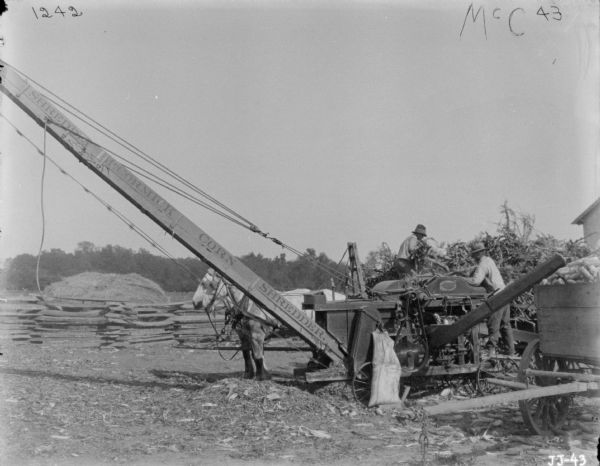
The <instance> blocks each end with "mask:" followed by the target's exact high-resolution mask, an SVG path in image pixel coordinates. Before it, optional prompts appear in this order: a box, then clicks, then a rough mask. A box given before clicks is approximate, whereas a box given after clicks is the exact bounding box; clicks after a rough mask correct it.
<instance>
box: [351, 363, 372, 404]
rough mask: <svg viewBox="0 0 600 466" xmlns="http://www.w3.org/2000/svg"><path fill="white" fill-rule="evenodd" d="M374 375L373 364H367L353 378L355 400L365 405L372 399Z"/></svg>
mask: <svg viewBox="0 0 600 466" xmlns="http://www.w3.org/2000/svg"><path fill="white" fill-rule="evenodd" d="M372 375H373V364H372V363H370V362H365V363H364V364H363V365H362V366H360V367H359V368H358V370H357V371H356V372H355V373H354V377H352V394H353V395H354V399H355V400H356V401H358V402H359V403H362V404H364V405H366V404H368V403H369V399H370V398H371V377H372Z"/></svg>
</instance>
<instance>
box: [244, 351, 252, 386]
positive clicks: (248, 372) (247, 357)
mask: <svg viewBox="0 0 600 466" xmlns="http://www.w3.org/2000/svg"><path fill="white" fill-rule="evenodd" d="M242 354H243V355H244V366H245V370H244V378H245V379H253V378H254V364H253V363H252V354H251V352H250V351H249V350H244V351H242Z"/></svg>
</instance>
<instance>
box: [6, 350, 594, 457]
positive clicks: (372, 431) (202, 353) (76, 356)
mask: <svg viewBox="0 0 600 466" xmlns="http://www.w3.org/2000/svg"><path fill="white" fill-rule="evenodd" d="M0 351H1V352H2V353H3V355H2V356H0V377H1V378H0V380H1V384H0V416H1V419H2V425H1V429H2V432H1V434H2V435H1V440H0V452H1V453H0V463H1V464H3V465H54V464H56V465H108V464H133V465H147V464H150V465H153V464H156V465H158V464H167V465H201V464H202V465H204V464H206V465H212V464H221V465H238V464H335V465H338V464H339V465H341V464H365V465H370V464H378V465H379V464H381V465H386V464H424V461H423V460H425V462H426V463H427V464H477V465H479V464H487V465H492V464H505V465H513V464H514V465H517V464H532V465H533V464H539V465H546V464H557V465H559V464H560V463H559V462H558V456H556V455H565V456H564V459H571V460H573V459H575V460H576V461H577V462H571V463H570V464H572V465H573V466H575V465H579V466H581V465H583V464H597V459H596V454H597V453H596V445H597V442H598V434H599V432H600V427H599V425H598V412H599V410H598V399H597V398H595V399H588V398H576V399H575V405H574V407H573V408H572V410H571V411H570V416H569V421H568V423H567V425H566V426H565V431H564V433H563V435H559V436H556V437H553V438H544V437H540V436H534V435H531V434H530V433H529V432H528V431H527V429H526V427H525V425H524V423H523V420H522V418H521V414H520V412H519V409H518V405H517V404H516V403H512V404H506V405H502V406H496V407H490V408H488V409H483V410H477V411H471V412H465V413H456V414H449V415H445V416H439V417H436V418H434V419H430V422H429V423H428V425H427V426H428V427H427V429H426V431H425V432H426V434H427V436H426V438H427V440H428V447H427V449H426V453H425V458H424V457H423V451H422V445H423V439H424V437H422V434H423V429H422V423H421V422H419V421H418V420H417V419H416V418H415V417H414V416H411V413H414V412H415V410H414V409H413V410H411V409H408V410H407V409H405V410H399V409H368V408H366V407H364V406H362V405H359V404H357V403H356V402H354V401H353V399H352V396H351V392H350V390H349V389H348V388H347V387H344V384H341V383H339V384H334V385H329V386H321V387H317V388H316V389H315V387H312V388H309V387H306V386H304V385H302V384H299V383H297V382H294V381H293V379H292V370H293V368H294V367H300V366H302V365H304V364H305V363H306V362H307V361H308V357H309V355H308V354H307V353H301V352H270V353H267V358H268V364H269V368H270V370H271V371H272V372H273V373H274V374H275V376H276V377H274V380H272V381H268V382H256V381H252V380H243V379H242V378H241V370H242V368H243V362H242V361H241V359H240V356H239V355H238V356H237V357H236V358H235V359H233V360H232V361H226V360H223V359H222V358H221V356H220V355H219V354H218V353H217V352H216V351H209V350H202V349H190V348H181V347H176V346H175V344H174V343H173V342H166V343H155V344H146V345H143V346H142V345H139V346H133V345H132V346H129V347H127V348H124V349H119V350H117V349H110V348H109V349H106V348H104V349H99V348H98V347H97V346H95V345H94V344H91V342H90V344H86V343H85V340H83V341H82V340H78V341H76V342H74V341H70V340H55V341H50V342H44V343H43V344H39V345H34V344H23V343H21V344H16V343H13V342H11V341H10V340H8V339H2V340H0ZM232 354H233V353H231V352H229V353H228V354H225V356H231V355H232ZM449 396H452V395H449ZM441 399H443V397H441V396H440V394H439V393H437V394H429V395H428V396H420V397H409V400H408V403H407V404H408V405H409V406H412V407H413V408H414V407H416V406H419V405H422V404H431V403H436V402H439V401H440V400H441ZM553 455H554V457H553ZM583 460H585V463H584V462H582V461H583ZM552 461H554V463H552ZM564 464H568V463H564Z"/></svg>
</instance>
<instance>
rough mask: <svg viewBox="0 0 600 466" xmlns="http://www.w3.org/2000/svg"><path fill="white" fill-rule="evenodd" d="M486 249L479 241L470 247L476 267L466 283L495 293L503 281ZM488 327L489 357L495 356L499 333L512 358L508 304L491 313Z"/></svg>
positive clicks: (513, 348) (502, 284) (512, 344)
mask: <svg viewBox="0 0 600 466" xmlns="http://www.w3.org/2000/svg"><path fill="white" fill-rule="evenodd" d="M485 252H486V247H485V245H484V244H483V243H482V242H481V241H477V242H476V243H474V244H472V245H471V257H472V258H473V260H474V261H475V262H476V264H477V266H476V267H475V270H474V271H473V273H472V274H471V277H469V278H467V281H468V282H469V283H470V284H471V285H474V286H483V287H485V288H486V290H487V291H488V292H496V291H498V290H501V289H502V288H504V286H505V285H504V280H503V279H502V275H500V271H499V270H498V267H497V266H496V263H495V262H494V260H493V259H492V258H491V257H490V256H488V255H487V254H486V253H485ZM487 326H488V334H489V339H488V350H489V355H490V357H494V356H495V355H496V350H497V349H498V341H499V340H500V332H502V335H503V336H504V339H505V341H506V344H507V346H508V354H509V355H510V356H514V354H515V341H514V337H513V333H512V328H511V326H510V304H507V305H506V306H504V307H503V308H502V309H500V310H499V311H496V312H495V313H493V314H492V315H491V316H490V317H489V318H488V321H487Z"/></svg>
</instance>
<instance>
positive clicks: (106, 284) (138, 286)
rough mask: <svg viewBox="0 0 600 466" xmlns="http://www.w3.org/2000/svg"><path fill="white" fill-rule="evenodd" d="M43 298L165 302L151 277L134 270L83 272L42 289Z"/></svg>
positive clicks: (163, 295)
mask: <svg viewBox="0 0 600 466" xmlns="http://www.w3.org/2000/svg"><path fill="white" fill-rule="evenodd" d="M44 296H45V297H46V298H71V299H72V298H79V299H87V300H91V299H94V300H98V299H99V300H106V301H129V302H143V303H166V302H168V298H167V295H166V294H165V292H164V291H163V290H162V288H161V287H160V286H159V285H157V284H156V283H154V282H153V281H152V280H149V279H147V278H144V277H142V276H141V275H138V274H136V273H130V274H126V275H121V274H116V273H97V272H84V273H80V274H78V275H73V276H71V277H68V278H65V279H64V280H62V281H60V282H57V283H53V284H51V285H49V286H47V287H46V288H45V289H44Z"/></svg>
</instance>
